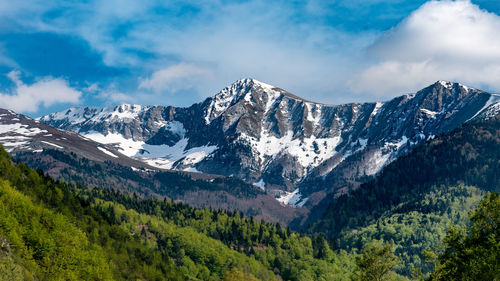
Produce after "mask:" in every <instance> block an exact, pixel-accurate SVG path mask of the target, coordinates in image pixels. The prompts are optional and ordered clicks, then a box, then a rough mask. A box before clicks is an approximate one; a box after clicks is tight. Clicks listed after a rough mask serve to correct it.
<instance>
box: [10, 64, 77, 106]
mask: <svg viewBox="0 0 500 281" xmlns="http://www.w3.org/2000/svg"><path fill="white" fill-rule="evenodd" d="M20 75H21V73H20V72H19V71H11V72H9V73H8V74H7V77H9V79H10V80H12V82H14V83H15V84H16V87H15V88H14V89H13V94H5V93H0V107H2V108H7V109H12V110H14V111H18V112H36V111H37V110H38V109H39V107H40V106H41V105H43V106H44V107H48V106H51V105H54V104H57V103H77V102H79V99H80V96H81V94H82V93H81V92H80V91H77V90H75V89H73V88H71V87H70V86H69V85H68V82H67V81H66V80H63V79H60V78H51V77H45V78H42V79H40V80H38V81H36V82H35V83H33V84H32V85H26V84H24V83H23V81H21V79H20Z"/></svg>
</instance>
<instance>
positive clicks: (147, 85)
mask: <svg viewBox="0 0 500 281" xmlns="http://www.w3.org/2000/svg"><path fill="white" fill-rule="evenodd" d="M210 75H211V71H210V70H209V69H206V68H203V67H199V66H197V65H194V64H187V63H179V64H175V65H172V66H169V67H167V68H164V69H161V70H158V71H156V72H154V73H153V74H152V75H151V77H150V78H146V79H142V80H141V82H140V84H139V88H142V89H148V90H153V91H155V92H160V91H165V90H168V91H170V92H175V91H178V90H181V89H189V88H192V87H193V86H194V83H195V82H196V81H199V80H202V79H204V78H207V77H208V76H210Z"/></svg>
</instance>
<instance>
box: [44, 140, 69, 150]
mask: <svg viewBox="0 0 500 281" xmlns="http://www.w3.org/2000/svg"><path fill="white" fill-rule="evenodd" d="M40 142H43V143H45V144H48V145H51V146H53V147H56V148H59V149H63V148H64V147H62V146H60V145H57V144H54V143H51V142H48V141H40Z"/></svg>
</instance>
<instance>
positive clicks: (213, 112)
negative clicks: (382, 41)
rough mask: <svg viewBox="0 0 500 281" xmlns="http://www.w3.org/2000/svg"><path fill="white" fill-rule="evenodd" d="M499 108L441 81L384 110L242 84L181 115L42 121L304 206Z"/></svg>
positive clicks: (86, 114)
mask: <svg viewBox="0 0 500 281" xmlns="http://www.w3.org/2000/svg"><path fill="white" fill-rule="evenodd" d="M498 101H499V99H498V97H497V96H495V95H492V94H489V93H486V92H483V91H480V90H476V89H473V88H469V87H466V86H463V85H461V84H458V83H450V82H445V81H439V82H436V83H435V84H433V85H430V86H429V87H427V88H425V89H423V90H421V91H419V92H417V93H415V94H411V95H404V96H400V97H397V98H394V99H392V100H390V101H387V102H378V103H351V104H344V105H325V104H320V103H315V102H311V101H307V100H304V99H302V98H300V97H297V96H294V95H292V94H290V93H288V92H286V91H285V90H282V89H280V88H277V87H274V86H271V85H268V84H265V83H262V82H259V81H256V80H254V79H243V80H239V81H237V82H235V83H234V84H232V85H230V86H228V87H226V88H224V89H223V90H222V91H221V92H219V93H218V94H216V95H215V96H213V97H210V98H208V99H206V100H205V101H203V102H201V103H197V104H194V105H192V106H190V107H186V108H176V107H164V106H138V105H120V106H116V107H113V108H95V107H74V108H70V109H68V110H65V111H62V112H58V113H53V114H50V115H47V116H44V117H42V118H40V121H41V122H43V123H46V124H49V125H52V126H55V127H58V128H60V129H65V130H71V131H74V132H78V133H80V134H82V135H84V136H86V137H88V138H90V139H93V140H95V141H97V142H100V143H105V144H110V145H114V146H115V147H116V148H117V149H118V150H119V151H120V152H121V153H123V154H125V155H128V156H133V157H135V158H137V159H140V160H142V161H144V162H146V163H148V164H150V165H153V166H157V167H163V168H169V169H170V168H172V169H179V170H187V171H199V172H204V173H212V174H220V175H226V176H235V177H239V178H241V179H244V180H246V181H248V182H252V183H254V184H255V185H258V186H260V187H261V188H263V189H266V190H268V191H269V192H272V193H274V194H276V197H277V198H278V200H280V201H281V202H283V203H284V204H294V205H299V206H302V205H304V204H305V203H307V201H308V197H309V196H310V195H314V194H315V193H317V192H320V191H325V188H327V189H328V191H335V190H337V191H338V192H343V191H345V189H346V187H347V186H349V185H350V183H351V182H356V181H357V180H359V179H360V178H363V177H364V176H368V175H373V174H375V173H377V172H378V171H380V169H381V168H382V167H384V166H385V165H387V164H388V163H389V162H391V161H392V160H394V159H396V158H397V157H399V156H400V155H402V154H404V153H406V152H407V151H408V150H409V149H411V148H412V147H414V146H416V145H418V144H420V143H422V142H424V141H426V140H428V139H429V138H433V137H434V136H435V135H437V134H440V133H443V132H447V131H450V130H453V129H454V128H457V127H458V126H460V125H461V124H462V123H464V122H466V121H467V120H469V119H471V118H485V116H487V115H488V113H487V112H488V111H493V112H496V111H498V103H497V102H498ZM313 197H314V196H313ZM309 203H311V201H309Z"/></svg>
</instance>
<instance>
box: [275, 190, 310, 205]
mask: <svg viewBox="0 0 500 281" xmlns="http://www.w3.org/2000/svg"><path fill="white" fill-rule="evenodd" d="M301 199H302V194H300V191H299V189H298V188H297V189H295V190H294V191H292V192H287V191H282V194H281V196H279V197H277V198H276V200H278V202H280V203H281V204H283V205H291V206H294V207H297V206H299V207H302V206H304V204H305V203H306V201H307V199H308V198H305V199H303V200H301Z"/></svg>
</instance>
